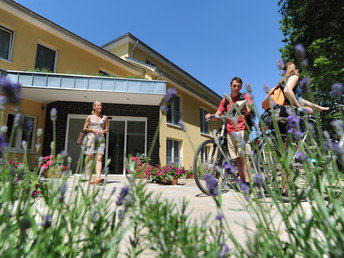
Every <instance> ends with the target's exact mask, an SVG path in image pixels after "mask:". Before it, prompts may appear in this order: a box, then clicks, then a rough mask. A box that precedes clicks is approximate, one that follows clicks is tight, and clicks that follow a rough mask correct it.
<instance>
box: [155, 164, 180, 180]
mask: <svg viewBox="0 0 344 258" xmlns="http://www.w3.org/2000/svg"><path fill="white" fill-rule="evenodd" d="M182 175H183V169H181V168H177V167H174V166H172V165H166V166H163V167H161V166H159V165H158V166H157V167H156V169H155V170H154V171H153V173H151V174H150V179H151V181H153V182H157V183H161V184H167V185H176V184H177V183H178V179H179V178H180V177H181V176H182Z"/></svg>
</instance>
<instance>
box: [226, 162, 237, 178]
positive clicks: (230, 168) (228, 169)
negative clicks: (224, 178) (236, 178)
mask: <svg viewBox="0 0 344 258" xmlns="http://www.w3.org/2000/svg"><path fill="white" fill-rule="evenodd" d="M223 167H224V169H225V171H226V174H229V175H233V174H234V173H235V171H236V166H235V165H234V163H233V162H232V161H229V162H227V161H225V162H223Z"/></svg>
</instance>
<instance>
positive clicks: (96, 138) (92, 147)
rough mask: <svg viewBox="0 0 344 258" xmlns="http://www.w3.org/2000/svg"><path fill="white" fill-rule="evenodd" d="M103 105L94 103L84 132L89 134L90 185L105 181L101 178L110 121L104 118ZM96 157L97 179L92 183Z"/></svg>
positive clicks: (87, 150) (87, 151) (88, 168)
mask: <svg viewBox="0 0 344 258" xmlns="http://www.w3.org/2000/svg"><path fill="white" fill-rule="evenodd" d="M101 112H102V103H101V102H99V101H95V102H94V103H93V110H92V115H89V116H87V118H86V121H85V125H84V131H85V132H86V133H87V135H86V137H87V144H86V151H85V154H86V155H87V157H88V159H86V160H87V164H86V167H87V171H88V174H89V178H90V184H95V183H96V184H99V183H102V182H103V181H104V179H103V178H100V174H101V172H102V158H103V155H104V150H105V137H104V134H105V133H107V132H108V131H109V120H108V118H107V116H103V115H102V114H101ZM94 155H96V178H95V181H92V162H90V161H91V160H92V161H93V159H94Z"/></svg>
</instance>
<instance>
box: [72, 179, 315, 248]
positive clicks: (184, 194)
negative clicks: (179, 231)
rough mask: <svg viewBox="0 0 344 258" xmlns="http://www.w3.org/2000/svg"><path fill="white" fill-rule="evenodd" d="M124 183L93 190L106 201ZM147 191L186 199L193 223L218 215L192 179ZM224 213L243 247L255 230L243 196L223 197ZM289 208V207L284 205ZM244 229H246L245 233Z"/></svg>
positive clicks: (150, 187)
mask: <svg viewBox="0 0 344 258" xmlns="http://www.w3.org/2000/svg"><path fill="white" fill-rule="evenodd" d="M75 179H79V180H80V179H81V177H80V176H73V177H70V178H69V179H68V190H71V189H72V187H73V181H74V180H75ZM126 181H127V179H126V177H125V176H117V175H110V176H108V183H107V184H106V185H105V186H98V185H96V186H94V187H96V188H102V191H103V194H104V197H105V198H107V197H109V196H110V194H111V191H112V189H113V188H114V187H116V188H117V191H116V194H115V195H114V198H116V195H117V194H118V193H119V189H120V188H122V187H123V186H124V185H125V183H126ZM82 185H83V187H85V188H86V187H87V186H88V185H89V184H88V182H84V183H82ZM147 189H148V191H151V192H153V195H157V194H161V195H162V197H163V198H167V199H169V200H173V201H175V202H176V203H177V204H179V203H180V201H181V200H182V199H183V198H185V199H186V200H188V201H189V206H188V208H189V210H188V211H189V213H190V216H192V217H193V218H195V219H197V220H198V219H201V217H202V216H203V215H207V214H209V213H210V214H211V216H212V217H213V218H214V219H215V217H216V215H217V214H218V212H217V209H216V204H215V202H214V200H213V199H212V197H210V196H207V195H205V194H202V193H201V191H200V190H199V189H198V187H197V186H196V184H195V182H194V180H193V179H180V180H179V182H178V185H175V186H172V185H160V184H153V183H148V184H147ZM222 203H223V211H224V216H225V218H226V219H227V221H228V223H229V225H230V227H231V230H232V231H233V232H234V233H235V236H236V238H237V239H238V240H239V241H240V242H241V243H245V240H246V238H247V235H248V234H249V230H248V229H251V230H254V228H255V226H254V222H253V219H252V217H251V216H250V214H249V212H248V210H247V207H246V203H247V202H246V201H245V200H244V198H243V196H242V195H241V194H240V193H238V192H235V191H233V190H230V191H229V192H227V193H224V194H223V195H222ZM285 205H289V204H285ZM303 206H304V207H305V208H306V210H310V205H309V203H307V202H304V203H303ZM271 212H272V213H273V214H274V213H275V212H276V210H275V209H274V208H272V209H271ZM280 221H281V219H280V217H279V216H278V215H277V214H276V216H275V217H274V222H275V224H276V225H277V224H279V222H280ZM244 227H246V228H248V229H244ZM281 235H282V237H283V236H286V235H285V232H284V230H283V229H282V230H281Z"/></svg>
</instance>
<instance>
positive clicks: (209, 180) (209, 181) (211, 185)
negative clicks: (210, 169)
mask: <svg viewBox="0 0 344 258" xmlns="http://www.w3.org/2000/svg"><path fill="white" fill-rule="evenodd" d="M203 179H204V180H205V181H206V185H207V188H208V191H209V193H210V195H212V196H217V195H218V194H219V190H218V189H217V187H218V182H217V180H216V179H215V178H214V177H213V175H212V174H205V175H204V176H203Z"/></svg>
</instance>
